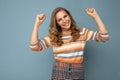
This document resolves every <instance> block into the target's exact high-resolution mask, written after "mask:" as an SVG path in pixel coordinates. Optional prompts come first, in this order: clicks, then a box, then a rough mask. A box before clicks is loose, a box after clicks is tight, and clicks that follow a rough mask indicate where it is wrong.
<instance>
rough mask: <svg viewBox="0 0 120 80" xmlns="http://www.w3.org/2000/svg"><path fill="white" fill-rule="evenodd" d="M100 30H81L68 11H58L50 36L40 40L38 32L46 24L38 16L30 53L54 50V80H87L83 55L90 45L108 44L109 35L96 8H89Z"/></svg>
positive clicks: (53, 18) (54, 13)
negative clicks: (96, 43)
mask: <svg viewBox="0 0 120 80" xmlns="http://www.w3.org/2000/svg"><path fill="white" fill-rule="evenodd" d="M86 13H87V14H88V15H89V16H91V17H92V18H93V19H94V20H95V22H96V23H97V26H98V31H96V32H94V31H92V30H90V29H87V28H79V27H78V26H77V25H76V23H75V21H74V19H73V18H72V16H71V14H70V13H69V11H68V10H66V9H65V8H61V7H58V8H56V9H55V10H54V11H53V13H52V16H51V22H50V29H49V34H48V35H47V36H46V37H44V38H43V39H41V40H40V39H38V29H39V26H40V24H42V22H43V21H44V20H45V18H46V16H45V14H39V15H37V17H36V22H35V25H34V29H33V32H32V36H31V40H30V49H31V50H33V51H42V50H44V49H46V48H48V47H50V46H53V53H54V59H55V63H54V66H53V71H52V78H51V80H84V79H85V77H84V67H83V53H84V48H85V44H86V42H87V41H91V40H95V41H97V42H106V41H107V40H108V39H109V35H108V31H107V29H106V27H105V25H104V23H103V22H102V20H101V19H100V16H99V15H98V13H97V12H96V10H95V9H94V8H87V9H86Z"/></svg>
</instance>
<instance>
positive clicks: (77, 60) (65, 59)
mask: <svg viewBox="0 0 120 80" xmlns="http://www.w3.org/2000/svg"><path fill="white" fill-rule="evenodd" d="M55 60H57V61H59V62H67V63H82V62H83V57H77V58H70V59H67V58H56V57H55Z"/></svg>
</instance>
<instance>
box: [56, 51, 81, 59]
mask: <svg viewBox="0 0 120 80" xmlns="http://www.w3.org/2000/svg"><path fill="white" fill-rule="evenodd" d="M55 55H56V57H68V58H69V57H76V56H82V55H83V51H79V52H71V53H59V54H55Z"/></svg>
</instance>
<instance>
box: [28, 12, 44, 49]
mask: <svg viewBox="0 0 120 80" xmlns="http://www.w3.org/2000/svg"><path fill="white" fill-rule="evenodd" d="M45 18H46V16H45V14H39V15H37V16H36V21H35V24H34V28H33V31H32V36H31V40H30V49H31V50H34V51H40V50H43V46H42V45H41V43H44V40H43V42H42V41H40V40H39V39H38V31H39V27H40V25H41V24H42V22H43V21H44V20H45Z"/></svg>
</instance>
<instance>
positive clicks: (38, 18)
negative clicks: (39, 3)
mask: <svg viewBox="0 0 120 80" xmlns="http://www.w3.org/2000/svg"><path fill="white" fill-rule="evenodd" d="M45 18H46V16H45V14H38V15H37V16H36V23H38V24H41V23H42V22H43V21H44V20H45Z"/></svg>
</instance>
